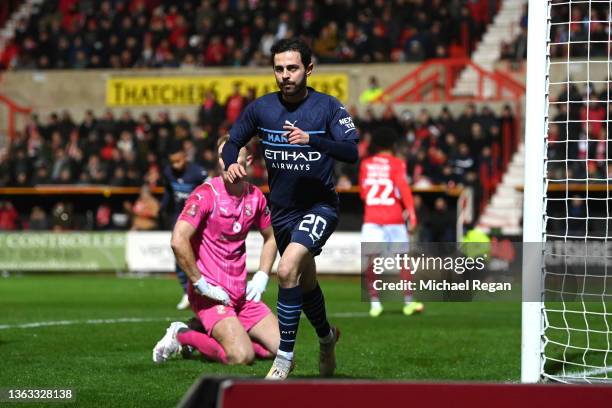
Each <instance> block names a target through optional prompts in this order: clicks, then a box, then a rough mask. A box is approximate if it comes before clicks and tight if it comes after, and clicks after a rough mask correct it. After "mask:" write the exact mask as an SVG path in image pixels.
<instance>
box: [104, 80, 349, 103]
mask: <svg viewBox="0 0 612 408" xmlns="http://www.w3.org/2000/svg"><path fill="white" fill-rule="evenodd" d="M348 84H349V80H348V75H346V74H325V73H319V74H314V75H313V76H311V77H310V78H308V86H311V87H313V88H314V89H316V90H317V91H320V92H325V93H327V94H330V95H332V96H335V97H336V98H338V99H339V100H340V101H342V102H343V103H346V101H347V100H348ZM236 85H239V86H240V92H241V93H242V94H243V95H246V93H247V90H248V89H249V88H255V90H256V94H257V96H258V97H259V96H262V95H265V94H267V93H270V92H275V91H277V90H278V87H277V86H276V81H275V79H274V76H273V75H272V74H269V75H227V76H191V77H175V76H167V77H117V78H109V79H108V80H107V82H106V105H107V106H160V105H199V104H200V103H202V100H203V99H204V95H205V94H206V92H209V91H211V92H213V93H215V94H216V96H217V100H218V101H219V102H220V103H225V101H226V100H227V98H228V97H229V96H230V95H232V94H233V93H234V87H235V86H236Z"/></svg>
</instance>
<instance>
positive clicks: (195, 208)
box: [187, 204, 198, 218]
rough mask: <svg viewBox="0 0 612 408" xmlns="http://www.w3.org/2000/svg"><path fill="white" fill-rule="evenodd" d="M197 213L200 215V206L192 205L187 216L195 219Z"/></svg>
mask: <svg viewBox="0 0 612 408" xmlns="http://www.w3.org/2000/svg"><path fill="white" fill-rule="evenodd" d="M197 213H198V205H197V204H191V207H189V209H188V210H187V215H188V216H190V217H192V218H193V217H195V216H196V214H197Z"/></svg>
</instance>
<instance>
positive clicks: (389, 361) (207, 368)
mask: <svg viewBox="0 0 612 408" xmlns="http://www.w3.org/2000/svg"><path fill="white" fill-rule="evenodd" d="M321 286H322V288H323V291H324V293H325V296H326V302H327V309H328V313H329V314H330V316H331V317H330V321H331V322H332V323H334V324H337V325H338V326H339V327H340V328H341V329H342V339H341V340H340V342H339V344H338V349H337V354H338V370H337V377H338V378H343V379H376V380H378V379H381V380H382V379H390V380H400V379H401V380H419V381H422V380H437V381H440V380H458V381H465V380H483V381H511V382H516V381H518V380H519V372H520V303H518V302H513V303H510V302H507V303H502V302H498V303H492V302H490V303H481V302H474V303H429V304H426V309H425V313H424V314H422V315H417V316H411V317H406V316H403V315H402V314H401V307H402V305H401V304H400V303H387V304H385V305H384V306H385V313H383V315H382V316H380V317H379V318H375V319H374V318H370V317H368V316H367V310H368V304H367V303H364V302H361V301H360V292H359V291H360V283H359V280H358V278H344V277H342V278H325V277H324V278H322V279H321ZM179 294H180V290H179V287H178V284H177V283H176V281H175V280H174V279H169V278H148V279H133V278H117V277H114V276H113V277H110V276H82V275H81V276H66V275H61V276H57V275H56V276H46V275H44V276H41V275H38V276H31V275H30V276H24V277H10V278H4V279H2V278H0V311H1V313H0V356H1V360H0V388H48V387H54V388H61V387H70V388H73V389H75V390H76V398H77V404H76V405H78V406H143V405H145V406H149V407H154V406H160V407H168V406H174V405H176V403H177V402H178V401H179V400H180V399H181V397H182V396H183V395H184V394H185V392H186V391H187V389H188V388H189V386H190V385H191V384H192V383H193V382H194V381H195V380H196V379H197V378H198V377H199V376H201V375H202V374H207V373H208V374H227V375H234V376H246V377H254V378H261V377H263V376H264V375H265V374H266V372H267V371H268V369H269V366H270V362H269V361H258V362H256V363H255V364H253V365H252V366H248V367H237V366H222V365H220V364H216V363H210V362H203V361H199V360H181V359H180V358H177V359H173V360H171V361H168V362H167V363H165V364H161V365H156V364H154V363H153V362H152V361H151V350H152V348H153V346H154V345H155V343H156V342H157V340H158V339H159V338H160V337H161V336H162V335H163V334H164V333H165V329H166V327H167V326H168V324H169V321H171V320H186V319H187V318H188V317H190V316H191V313H190V312H179V311H177V310H175V309H174V305H175V304H176V302H177V301H178V297H179ZM275 299H276V290H275V283H274V282H273V281H271V282H270V284H269V286H268V291H267V292H266V296H265V301H266V303H268V304H269V305H274V303H275ZM273 309H274V307H273ZM127 318H134V319H139V321H137V322H126V321H124V322H117V321H115V319H127ZM91 319H109V321H106V322H100V321H97V322H87V321H88V320H91ZM58 321H65V322H64V323H63V324H60V325H45V326H38V327H16V325H24V324H27V323H35V322H58ZM317 356H318V345H317V339H316V337H315V333H314V330H313V329H312V327H311V326H310V324H309V323H308V321H307V320H306V319H304V318H303V319H302V322H301V324H300V329H299V336H298V340H297V346H296V359H297V360H296V361H297V367H296V370H295V372H294V375H293V376H294V377H298V378H311V377H316V376H317V371H318V368H317V367H318V365H317ZM0 405H1V404H0ZM52 405H53V406H60V405H59V404H52ZM67 405H70V406H75V404H67ZM19 406H27V405H26V404H19Z"/></svg>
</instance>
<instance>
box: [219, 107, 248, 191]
mask: <svg viewBox="0 0 612 408" xmlns="http://www.w3.org/2000/svg"><path fill="white" fill-rule="evenodd" d="M256 105H257V103H256V102H252V103H251V104H249V105H248V106H247V107H246V108H245V110H244V111H243V112H242V114H241V115H240V117H239V118H238V120H237V121H236V123H234V125H233V126H232V128H231V129H230V132H229V140H228V141H227V142H226V143H225V144H224V146H223V151H222V153H221V158H222V159H223V165H224V168H223V170H224V171H225V172H227V178H228V180H229V181H230V182H232V183H235V182H236V181H239V180H241V179H242V178H243V177H246V175H247V173H246V169H245V168H244V167H243V166H241V165H240V164H238V163H236V160H237V159H238V153H239V152H240V149H242V148H243V147H244V146H246V145H247V143H248V142H249V140H251V138H252V137H253V135H254V134H255V132H256V131H257V115H256Z"/></svg>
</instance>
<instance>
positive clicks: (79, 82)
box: [0, 64, 418, 120]
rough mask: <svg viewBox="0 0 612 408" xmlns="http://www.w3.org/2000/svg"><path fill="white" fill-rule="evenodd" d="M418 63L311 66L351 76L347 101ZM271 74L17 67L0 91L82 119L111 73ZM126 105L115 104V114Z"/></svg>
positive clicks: (102, 94) (98, 104)
mask: <svg viewBox="0 0 612 408" xmlns="http://www.w3.org/2000/svg"><path fill="white" fill-rule="evenodd" d="M416 67H418V64H369V65H325V66H318V67H315V75H316V73H317V72H321V73H344V74H347V75H348V79H349V95H348V105H349V106H350V105H356V104H357V103H358V99H359V94H360V93H361V92H362V91H363V90H364V89H366V88H367V86H368V79H369V77H370V76H372V75H374V76H376V77H377V78H378V79H379V82H380V84H381V86H382V87H383V88H384V87H386V86H389V85H390V84H392V83H393V82H395V81H397V80H398V79H400V78H401V77H403V76H404V75H406V74H408V73H409V72H411V71H412V70H414V69H415V68H416ZM261 74H266V75H270V76H272V70H271V69H269V68H201V69H163V70H162V69H159V70H125V71H123V70H87V71H85V70H82V71H76V70H69V71H17V72H8V73H6V74H5V75H4V78H3V82H2V87H1V90H0V92H2V93H3V94H4V95H6V96H8V97H9V98H12V99H13V100H15V101H16V102H17V103H20V104H22V105H25V106H29V107H32V108H33V109H34V111H35V112H37V113H39V115H41V116H42V117H45V116H46V115H48V114H49V113H51V112H58V111H62V110H68V111H69V112H70V113H71V114H72V115H73V118H74V119H75V120H80V119H81V118H82V117H83V115H84V113H85V111H86V110H88V109H92V110H93V111H94V112H95V113H96V114H100V113H102V112H103V111H104V110H105V109H107V106H106V82H107V80H108V79H110V78H113V77H147V76H153V77H159V76H169V77H170V76H200V75H201V76H219V75H261ZM124 109H125V108H123V107H117V108H113V110H114V111H115V112H116V113H119V112H121V111H123V110H124ZM130 110H132V112H134V113H136V114H138V113H140V112H142V111H147V112H153V113H155V112H158V111H162V110H166V111H170V112H171V114H172V115H173V117H175V115H176V114H178V113H183V114H185V115H187V117H188V118H194V117H195V114H196V110H197V106H145V107H130Z"/></svg>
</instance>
